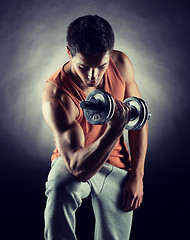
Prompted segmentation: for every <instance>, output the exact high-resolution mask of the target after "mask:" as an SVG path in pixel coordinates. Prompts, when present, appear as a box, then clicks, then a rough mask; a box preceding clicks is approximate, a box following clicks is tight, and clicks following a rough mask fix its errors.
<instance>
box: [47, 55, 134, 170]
mask: <svg viewBox="0 0 190 240" xmlns="http://www.w3.org/2000/svg"><path fill="white" fill-rule="evenodd" d="M64 66H65V65H63V66H62V67H61V68H60V69H58V70H57V71H56V72H55V73H54V74H52V75H51V76H50V77H49V78H48V79H47V81H46V82H51V83H53V84H54V85H55V86H56V87H58V88H60V89H61V90H62V91H63V92H64V93H65V94H67V95H68V96H69V97H70V98H71V99H72V101H73V102H74V103H75V105H76V106H77V108H78V110H79V116H78V117H77V119H76V121H77V122H78V123H79V124H80V125H81V127H82V129H83V132H84V136H85V146H86V145H88V144H91V143H93V142H94V141H96V140H97V139H98V138H99V137H100V136H102V134H103V133H104V132H105V130H106V128H107V124H104V125H92V124H90V123H88V122H87V120H86V119H85V117H84V114H83V110H82V109H81V108H80V106H79V104H80V102H81V101H83V100H85V99H86V97H87V95H86V94H85V93H84V92H83V90H82V89H81V88H80V87H79V86H78V85H76V84H75V83H74V81H72V79H71V78H70V77H69V76H68V75H67V74H66V72H65V71H64ZM102 81H103V89H102V90H104V91H106V92H108V93H110V94H111V95H112V97H113V98H114V99H118V100H120V101H123V100H124V94H125V82H124V79H123V77H122V76H121V74H120V72H119V70H118V69H117V67H116V65H115V63H114V62H113V60H112V58H110V62H109V65H108V68H107V70H106V72H105V74H104V78H103V80H102ZM63 124H64V123H63ZM118 124H119V123H118ZM55 146H56V143H55ZM58 156H60V153H59V152H58V150H57V147H56V148H55V150H54V151H53V155H52V156H51V160H52V161H53V160H54V159H55V158H57V157H58ZM107 163H110V164H111V165H113V166H115V167H118V168H122V169H126V170H130V168H131V156H130V153H129V150H128V148H127V145H126V143H125V141H124V136H123V135H122V136H121V137H120V139H119V140H118V142H117V143H116V144H115V147H114V149H113V151H112V152H111V154H110V156H109V158H108V160H107Z"/></svg>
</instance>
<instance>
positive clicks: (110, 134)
mask: <svg viewBox="0 0 190 240" xmlns="http://www.w3.org/2000/svg"><path fill="white" fill-rule="evenodd" d="M52 89H53V90H52ZM73 105H74V103H73V102H72V100H71V99H70V98H69V97H68V96H67V95H65V94H64V95H62V97H60V94H59V93H57V90H56V88H55V87H54V86H52V84H47V86H46V89H45V91H44V93H43V99H42V111H43V115H44V118H45V120H46V122H47V123H48V125H49V127H50V128H51V130H52V132H53V135H54V138H55V141H56V144H57V148H58V151H59V153H60V154H61V156H62V157H63V159H64V161H65V164H66V166H67V169H68V171H69V172H70V173H71V174H72V175H74V176H75V177H77V178H78V179H79V180H80V181H87V180H88V179H90V178H91V177H92V176H93V175H94V174H95V173H96V172H98V171H99V170H100V168H101V167H102V166H103V164H104V163H105V162H106V160H107V158H108V157H109V154H110V153H111V152H112V150H113V148H114V145H115V143H116V142H117V140H118V138H119V137H120V136H121V134H122V132H123V129H124V126H125V121H126V119H124V117H125V118H126V114H121V115H119V114H117V111H116V114H115V116H114V119H115V120H114V119H113V121H112V122H111V123H110V124H109V125H108V127H107V129H106V131H105V133H104V134H103V135H102V136H101V137H100V138H99V139H98V140H97V141H95V142H94V143H92V144H89V145H87V146H85V138H84V133H83V130H82V128H81V126H80V125H79V124H78V123H77V121H76V120H75V119H76V117H77V110H76V107H75V106H73ZM116 105H118V106H117V108H120V109H119V110H120V111H124V108H123V106H122V105H121V104H120V103H119V102H118V104H116ZM73 109H74V110H73ZM119 118H120V119H119ZM118 120H119V121H121V123H122V122H123V124H121V125H120V128H118V125H117V127H116V124H115V125H114V121H115V122H118ZM63 123H64V124H63Z"/></svg>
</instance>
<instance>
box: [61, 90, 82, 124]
mask: <svg viewBox="0 0 190 240" xmlns="http://www.w3.org/2000/svg"><path fill="white" fill-rule="evenodd" d="M62 91H63V92H64V93H65V94H67V96H69V97H70V99H71V100H72V101H73V103H74V104H75V106H76V107H77V109H78V111H79V114H78V116H77V117H76V121H79V120H80V119H81V117H82V109H81V108H80V107H79V106H78V105H79V104H78V102H77V101H76V100H75V99H73V98H72V95H71V94H70V93H69V92H66V91H65V90H62Z"/></svg>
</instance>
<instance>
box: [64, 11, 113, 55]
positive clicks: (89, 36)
mask: <svg viewBox="0 0 190 240" xmlns="http://www.w3.org/2000/svg"><path fill="white" fill-rule="evenodd" d="M67 43H68V47H69V50H70V52H71V55H72V57H74V56H75V55H76V54H77V53H80V54H81V55H83V56H85V57H95V56H100V55H102V54H105V53H107V52H109V53H110V54H111V52H112V50H113V47H114V33H113V29H112V27H111V26H110V24H109V23H108V22H107V21H106V20H105V19H103V18H101V17H99V16H97V15H87V16H83V17H79V18H77V19H76V20H74V21H73V22H72V23H71V24H70V25H69V27H68V29H67Z"/></svg>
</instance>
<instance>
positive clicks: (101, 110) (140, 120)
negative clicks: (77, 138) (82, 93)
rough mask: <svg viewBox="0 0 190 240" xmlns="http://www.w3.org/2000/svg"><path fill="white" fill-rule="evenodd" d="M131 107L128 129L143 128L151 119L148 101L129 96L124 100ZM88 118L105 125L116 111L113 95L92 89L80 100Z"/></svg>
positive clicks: (96, 123)
mask: <svg viewBox="0 0 190 240" xmlns="http://www.w3.org/2000/svg"><path fill="white" fill-rule="evenodd" d="M123 103H125V104H126V105H127V106H128V107H129V108H130V113H129V114H130V116H129V122H128V123H127V124H126V126H125V129H127V130H139V129H141V128H142V127H143V126H144V125H145V123H146V121H147V120H149V119H150V116H151V114H150V112H149V109H148V106H147V104H146V102H145V101H144V100H143V99H141V98H137V97H129V98H127V99H125V100H124V101H123ZM80 107H81V108H82V109H83V112H84V116H85V118H86V120H87V121H88V122H89V123H91V124H93V125H103V124H106V123H108V122H109V121H110V119H111V118H112V117H113V114H114V111H115V101H114V99H113V97H112V96H111V95H110V94H109V93H108V92H105V91H103V90H99V89H96V90H94V91H92V92H91V93H90V94H89V95H88V96H87V97H86V100H85V101H81V102H80Z"/></svg>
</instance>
